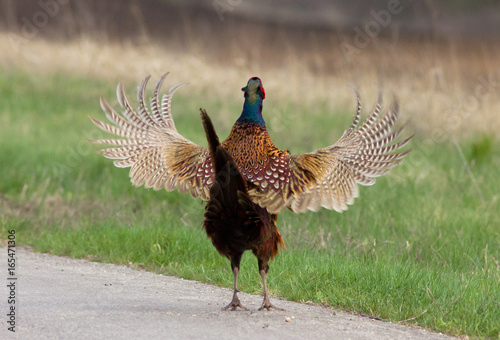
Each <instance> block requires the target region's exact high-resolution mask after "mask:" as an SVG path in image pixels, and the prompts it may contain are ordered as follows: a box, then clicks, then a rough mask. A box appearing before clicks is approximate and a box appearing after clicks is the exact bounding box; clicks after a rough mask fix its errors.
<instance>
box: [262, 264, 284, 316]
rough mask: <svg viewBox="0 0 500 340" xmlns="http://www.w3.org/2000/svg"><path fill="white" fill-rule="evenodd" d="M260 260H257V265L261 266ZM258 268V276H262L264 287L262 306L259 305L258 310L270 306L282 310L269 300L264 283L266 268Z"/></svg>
mask: <svg viewBox="0 0 500 340" xmlns="http://www.w3.org/2000/svg"><path fill="white" fill-rule="evenodd" d="M260 264H261V261H259V267H261V265H260ZM259 269H260V270H259V271H260V276H261V277H262V286H263V287H264V301H262V306H260V308H259V310H264V308H265V309H267V310H271V308H274V309H276V310H280V311H284V309H282V308H278V307H276V306H275V305H273V304H272V303H271V301H270V300H269V295H268V293H267V284H266V274H267V270H265V269H263V268H259ZM267 269H269V266H267Z"/></svg>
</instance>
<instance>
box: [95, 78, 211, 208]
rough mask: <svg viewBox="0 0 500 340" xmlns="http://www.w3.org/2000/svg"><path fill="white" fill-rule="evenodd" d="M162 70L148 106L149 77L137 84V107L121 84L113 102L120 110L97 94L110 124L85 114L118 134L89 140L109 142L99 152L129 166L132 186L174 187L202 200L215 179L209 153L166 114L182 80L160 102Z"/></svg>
mask: <svg viewBox="0 0 500 340" xmlns="http://www.w3.org/2000/svg"><path fill="white" fill-rule="evenodd" d="M167 75H168V73H167V74H165V75H163V77H162V78H161V79H160V80H159V81H158V83H157V85H156V88H155V90H154V93H153V97H152V98H151V103H150V104H151V111H149V109H148V106H147V104H146V103H145V100H144V97H145V90H146V85H147V83H148V80H149V78H150V77H149V76H147V77H146V78H145V79H144V81H143V82H142V84H141V85H140V86H139V88H138V91H137V99H138V102H139V107H138V108H137V109H136V110H134V109H133V107H132V105H131V104H130V102H129V100H128V98H127V95H126V94H125V91H124V89H123V86H122V85H121V84H118V88H117V96H118V101H119V103H120V106H121V107H122V108H123V111H122V114H121V115H119V114H118V113H117V112H116V111H115V110H114V109H113V108H112V107H111V106H110V105H109V104H108V103H107V102H106V100H105V99H104V98H103V97H101V108H102V109H103V111H104V112H105V113H106V117H107V118H108V120H109V121H110V122H111V123H112V124H108V123H105V122H102V121H100V120H97V119H94V118H92V117H90V119H91V120H92V121H93V122H94V124H95V125H97V126H98V127H99V128H101V129H102V130H104V131H106V132H109V133H112V134H114V135H116V136H118V137H122V138H121V139H100V140H94V141H92V142H94V143H99V144H109V145H112V147H110V148H107V149H102V150H100V152H101V153H102V154H103V156H104V157H106V158H111V159H115V161H114V164H115V165H116V166H117V167H121V168H126V167H130V168H131V169H130V174H129V175H130V179H131V182H132V183H133V184H134V185H136V186H142V185H144V186H145V187H146V188H153V189H155V190H159V189H162V188H165V189H166V190H167V191H172V190H174V189H177V190H179V191H180V192H183V193H184V192H189V193H191V195H192V196H193V197H199V196H201V198H202V199H203V200H205V201H207V200H208V199H209V189H210V186H211V185H212V183H213V178H214V175H213V170H212V162H211V160H210V152H209V150H208V148H206V147H201V146H199V145H196V144H195V143H193V142H191V141H190V140H188V139H186V138H184V137H183V136H182V135H180V134H179V132H177V129H176V128H175V124H174V121H173V119H172V114H171V101H172V96H173V94H174V92H175V91H176V90H177V89H179V88H180V87H181V86H182V85H184V84H179V85H176V86H174V87H172V88H171V89H170V91H169V92H168V94H164V95H163V97H162V99H161V101H160V98H159V91H160V87H161V85H162V83H163V81H164V79H165V77H166V76H167Z"/></svg>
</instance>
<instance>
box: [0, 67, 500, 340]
mask: <svg viewBox="0 0 500 340" xmlns="http://www.w3.org/2000/svg"><path fill="white" fill-rule="evenodd" d="M0 73H1V77H0V93H2V100H1V101H0V110H1V111H0V112H1V116H0V164H1V167H0V175H1V178H2V180H1V181H0V208H1V210H0V223H1V224H0V225H1V230H0V237H1V238H3V239H6V238H7V230H10V229H15V230H16V234H17V240H18V242H20V243H22V244H27V245H28V244H29V245H31V246H33V249H34V250H35V251H40V252H49V253H52V254H58V255H68V256H74V257H83V258H87V259H90V260H95V261H104V262H113V263H119V264H128V263H130V262H131V263H133V264H134V265H135V266H138V267H143V268H146V269H147V270H151V271H154V272H160V273H166V274H170V275H177V276H180V277H184V278H189V279H196V280H200V281H204V282H209V283H212V284H216V285H220V286H226V287H231V285H232V275H231V273H230V268H229V261H228V260H227V259H225V258H222V257H221V256H220V255H219V254H218V253H217V251H216V250H215V249H214V248H213V246H212V245H211V243H210V241H209V240H208V239H207V238H206V235H205V234H204V231H203V230H202V229H201V221H202V219H203V211H204V209H203V205H202V204H201V202H200V200H193V199H192V198H191V197H189V196H187V195H181V194H179V193H177V192H171V193H166V192H164V191H159V192H155V191H152V190H146V189H144V188H134V187H132V185H130V183H129V179H128V170H127V169H117V168H115V167H114V166H113V165H112V163H111V161H109V160H106V159H104V158H103V157H101V156H99V155H97V154H95V152H94V151H95V150H96V147H94V146H91V145H89V144H88V143H87V141H86V140H87V139H89V138H97V137H99V136H100V132H99V131H98V130H97V129H96V128H94V127H93V125H92V124H91V122H90V120H88V118H87V115H92V116H96V117H100V118H103V117H104V115H103V114H102V113H101V112H100V109H99V104H98V98H99V95H100V94H101V93H102V94H105V95H106V97H107V98H108V99H109V101H110V102H111V103H112V104H113V105H114V104H116V100H114V99H112V98H113V97H114V84H110V83H109V82H105V81H102V80H97V79H84V78H79V77H74V76H68V75H62V74H56V75H44V76H36V75H28V74H26V73H24V72H22V71H20V70H5V69H4V70H0ZM129 85H130V86H129V87H128V88H129V89H130V92H131V93H133V91H134V84H129ZM192 86H195V84H193V85H192ZM166 87H168V86H166ZM236 90H238V89H236ZM189 93H190V91H182V90H181V91H180V93H179V94H178V95H176V97H175V98H174V109H175V112H174V116H175V117H174V118H175V119H176V124H177V128H178V130H179V131H180V132H181V133H182V134H184V135H186V136H187V137H188V138H191V139H193V140H194V141H195V142H197V143H200V144H203V145H205V142H204V139H203V133H202V128H201V124H200V122H199V116H198V108H199V107H200V106H203V107H205V108H207V110H208V112H209V113H211V114H212V116H213V117H214V121H215V124H216V127H221V128H219V132H220V135H221V137H222V136H225V135H226V134H227V132H228V131H229V128H230V126H231V124H232V122H233V121H234V120H235V119H236V118H237V115H238V111H235V112H234V115H233V116H232V117H229V116H223V117H220V116H218V115H217V112H231V111H234V110H239V109H240V106H241V103H240V102H239V100H241V94H240V93H239V91H236V93H235V101H234V102H231V103H221V102H217V101H215V100H213V99H209V100H207V99H206V98H209V97H208V96H206V97H201V96H196V97H194V98H193V96H192V95H191V96H189ZM268 97H269V99H268V100H266V103H265V105H266V107H265V110H267V112H269V115H270V118H269V119H268V123H269V129H270V131H271V135H272V137H273V138H274V139H275V140H276V143H277V144H278V146H280V147H283V148H290V150H291V151H293V152H303V151H307V150H310V149H312V148H317V147H320V146H324V145H326V144H328V143H331V142H333V141H335V140H336V138H338V137H339V136H340V134H341V133H342V131H343V129H344V128H345V127H347V126H348V125H349V123H350V120H351V119H352V114H353V112H352V109H353V108H346V109H345V110H339V111H338V112H335V113H329V112H328V111H327V107H328V106H327V105H326V104H325V103H318V104H317V106H316V107H312V108H308V109H307V110H306V109H305V108H303V107H294V106H293V105H289V107H286V108H282V109H281V110H282V111H281V112H286V113H283V114H280V115H277V114H274V113H273V109H272V107H273V105H276V104H277V103H279V100H277V99H274V101H273V100H271V99H270V98H272V94H271V93H268ZM204 98H205V99H204ZM402 105H403V106H404V103H402ZM307 112H317V114H316V115H312V116H307V117H308V118H307V119H305V117H306V113H307ZM266 117H267V116H266ZM284 127H285V128H286V129H284ZM288 130H290V131H293V132H294V135H293V138H291V137H290V133H288V132H287V131H288ZM412 147H413V149H414V152H413V153H412V154H410V156H408V158H407V159H406V160H405V162H404V163H403V164H402V166H400V167H398V168H396V169H395V171H393V172H392V173H391V174H389V175H388V176H386V177H383V178H380V179H379V180H378V181H377V184H376V185H375V186H373V187H368V188H361V193H360V197H359V198H358V199H357V200H356V202H355V204H354V205H353V206H352V207H350V209H349V210H348V211H346V212H344V213H343V214H338V213H336V212H332V211H326V210H321V211H320V212H318V213H312V212H310V213H306V214H300V215H294V214H292V213H290V212H284V213H282V214H281V215H280V218H279V220H278V227H279V229H280V231H281V233H282V235H283V237H284V239H285V242H286V244H287V249H286V250H284V251H282V253H281V254H280V256H279V257H278V258H277V259H276V260H275V261H273V262H272V263H271V271H270V275H269V287H270V289H271V291H272V293H273V294H275V295H279V296H282V297H285V298H287V299H290V300H296V301H312V302H313V303H319V304H324V305H329V306H333V307H334V308H337V309H342V310H349V311H355V312H359V313H364V314H370V315H373V316H376V317H381V318H383V319H387V320H391V321H396V322H398V321H404V320H406V321H404V322H403V323H404V324H411V325H419V326H422V327H427V328H430V329H433V330H435V331H439V332H445V333H450V334H467V335H469V336H474V337H484V338H487V337H490V338H498V337H499V332H500V323H499V321H498V320H500V264H499V261H500V250H499V249H500V217H499V214H498V211H499V210H500V207H499V203H498V195H499V192H500V190H499V189H500V179H499V177H498V169H499V168H500V157H499V155H500V142H499V141H498V140H495V138H493V137H491V136H478V138H477V140H458V141H457V143H456V144H435V143H432V141H429V140H428V139H427V137H426V136H417V137H416V138H415V140H414V141H413V142H412ZM240 273H241V274H240V280H239V286H240V289H242V290H244V291H246V292H250V293H260V291H261V282H260V277H259V275H258V272H257V263H256V260H255V258H254V257H253V256H252V255H251V254H246V255H245V256H244V258H243V261H242V268H241V272H240ZM229 300H230V296H228V301H229Z"/></svg>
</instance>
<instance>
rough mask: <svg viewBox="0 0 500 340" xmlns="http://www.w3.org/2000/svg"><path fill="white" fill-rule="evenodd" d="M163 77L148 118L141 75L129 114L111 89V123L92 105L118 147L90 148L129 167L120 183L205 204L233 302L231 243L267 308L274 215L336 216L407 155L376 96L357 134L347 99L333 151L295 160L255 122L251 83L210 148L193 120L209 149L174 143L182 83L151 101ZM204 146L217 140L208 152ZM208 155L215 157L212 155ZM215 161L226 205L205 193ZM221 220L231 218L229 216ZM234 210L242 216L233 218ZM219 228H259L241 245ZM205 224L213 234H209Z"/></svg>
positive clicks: (215, 181) (259, 93)
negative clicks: (253, 266)
mask: <svg viewBox="0 0 500 340" xmlns="http://www.w3.org/2000/svg"><path fill="white" fill-rule="evenodd" d="M165 77H166V75H164V76H163V77H162V78H161V79H160V81H159V82H158V84H157V86H156V88H155V90H154V92H153V97H152V98H151V101H150V109H149V108H148V106H147V105H146V101H145V89H146V85H147V83H148V80H149V76H148V77H146V79H145V80H144V81H143V82H142V84H141V86H140V87H139V89H138V96H137V100H138V103H139V106H138V108H137V109H135V110H134V109H133V108H132V106H131V104H130V102H129V100H128V98H127V96H126V94H125V92H124V89H123V87H122V86H121V85H118V89H117V95H118V101H119V103H120V106H121V107H122V109H123V110H122V114H121V115H119V114H118V113H117V112H116V111H114V110H113V108H112V107H111V106H110V105H109V104H108V103H107V102H106V101H105V100H104V98H102V97H101V107H102V109H103V110H104V112H105V113H106V117H107V118H108V119H109V121H110V122H111V123H112V124H108V123H105V122H102V121H99V120H96V119H94V118H91V119H92V121H93V122H94V123H95V124H96V125H97V126H98V127H100V128H101V129H103V130H104V131H106V132H109V133H111V134H114V135H116V136H118V137H121V138H120V139H101V140H96V141H94V142H95V143H101V144H109V145H111V146H112V147H110V148H106V149H103V150H101V153H102V154H103V155H104V156H105V157H107V158H111V159H115V162H114V164H115V165H116V166H117V167H130V168H131V169H130V173H129V175H130V178H131V182H132V183H133V184H134V185H137V186H142V185H144V186H145V187H146V188H153V189H155V190H159V189H162V188H164V189H166V190H167V191H171V190H175V189H177V190H179V191H180V192H189V193H190V194H191V195H192V196H193V197H201V199H202V200H204V201H207V202H208V204H207V211H206V214H205V224H204V225H205V229H206V231H207V234H208V235H209V237H210V238H211V239H212V242H213V243H214V246H215V247H216V248H217V250H219V252H220V253H221V254H222V255H224V256H227V257H228V258H230V259H231V266H232V268H233V272H234V275H235V277H234V279H235V293H234V296H236V293H237V289H236V280H237V274H238V271H239V259H238V256H240V255H234V251H229V250H228V249H233V250H234V244H239V245H240V246H239V247H237V248H238V249H240V250H242V249H244V250H252V251H253V252H254V254H255V255H256V256H257V258H258V262H259V271H260V273H261V275H262V279H263V285H264V293H265V299H264V302H263V305H262V308H268V309H269V308H270V307H274V306H272V305H271V304H270V302H269V300H268V298H267V290H266V284H265V274H266V273H267V270H268V269H269V266H268V261H269V260H271V259H272V258H273V257H274V256H276V255H277V254H278V251H279V248H280V247H284V243H283V240H282V238H281V236H280V235H279V231H278V229H277V228H276V219H277V214H278V213H279V212H280V211H282V210H283V209H286V208H288V209H290V210H292V211H293V212H297V213H298V212H304V211H307V210H312V211H317V210H319V209H320V208H321V207H324V208H326V209H333V210H336V211H339V212H341V211H343V210H346V209H347V206H348V205H350V204H352V203H353V202H354V198H356V197H357V196H358V194H359V190H358V184H361V185H372V184H374V183H375V178H376V177H378V176H381V175H383V174H385V173H387V172H388V171H389V170H390V169H391V168H393V167H394V166H396V165H398V164H399V163H400V162H401V161H402V159H403V157H404V156H405V155H407V154H408V153H409V152H410V150H407V151H400V149H401V148H403V147H404V146H405V145H406V144H407V143H408V142H409V140H410V139H411V137H409V138H406V139H404V140H400V141H396V140H397V138H398V137H399V135H400V134H401V132H402V129H399V130H396V131H395V132H393V131H392V128H393V126H394V125H395V123H396V121H397V119H398V117H399V106H398V104H397V101H396V100H395V101H394V104H393V105H392V106H390V107H389V108H388V109H386V110H383V106H382V98H381V97H379V100H378V102H377V104H376V105H375V107H374V109H373V111H372V113H371V115H370V116H369V117H368V118H367V120H366V121H365V122H364V123H362V124H361V125H360V126H359V127H358V124H359V121H360V112H361V100H360V96H359V94H358V93H357V92H356V94H357V111H356V114H355V117H354V121H353V123H352V124H351V126H350V127H349V129H348V130H346V131H345V132H344V134H343V135H342V136H341V138H340V139H339V140H338V141H337V142H336V143H334V144H332V145H330V146H327V147H324V148H321V149H318V150H315V151H312V152H310V153H305V154H300V155H294V154H290V152H289V151H288V150H280V149H278V148H277V147H276V146H275V145H274V143H273V142H272V140H271V138H270V136H269V133H268V131H267V128H266V124H265V120H264V118H263V116H262V107H263V105H262V104H263V100H264V98H265V91H264V88H263V86H262V81H261V80H260V79H259V78H257V77H253V78H251V79H250V80H249V81H248V84H247V86H245V87H244V88H242V90H243V92H244V98H245V101H244V104H243V110H242V113H241V115H240V117H239V118H238V119H237V120H236V123H235V124H234V126H233V128H232V130H231V133H230V134H229V136H228V137H227V138H226V140H224V141H223V142H222V143H220V144H221V145H220V146H219V142H218V138H217V137H216V134H215V131H214V130H213V127H211V128H210V129H208V130H207V126H206V123H205V122H206V121H208V120H209V119H208V118H203V114H202V120H203V121H204V126H205V131H206V134H207V139H208V140H209V145H212V147H211V149H209V148H206V147H203V146H199V145H196V144H195V143H193V142H191V141H190V140H188V139H186V138H185V137H183V136H182V135H181V134H179V132H178V131H177V129H176V128H175V124H174V121H173V119H172V115H171V102H172V96H173V94H174V92H175V91H176V90H177V89H179V88H180V87H181V86H182V85H183V84H180V85H176V86H174V87H172V88H171V89H170V91H169V92H168V93H167V94H164V95H163V96H162V97H161V99H160V96H159V92H160V87H161V85H162V83H163V81H164V79H165ZM210 126H211V123H210ZM211 136H212V137H211ZM213 136H215V137H213ZM213 138H217V142H216V143H215V142H214V140H213ZM211 140H212V143H210V142H211ZM214 145H215V146H214ZM217 149H220V150H219V151H218V152H216V150H217ZM216 155H219V158H220V159H222V160H223V161H220V162H221V164H223V163H224V164H225V165H224V166H226V167H227V169H230V168H235V169H238V171H237V174H233V175H232V177H231V178H232V180H231V181H230V183H231V185H230V186H229V187H228V188H233V189H227V190H229V191H227V190H226V189H225V190H226V191H225V192H224V195H225V196H224V197H226V196H227V197H232V199H231V200H228V199H225V198H224V197H222V196H220V195H219V196H217V195H216V194H215V191H214V190H215V189H214V188H217V187H218V186H221V183H222V182H220V178H219V176H220V173H221V171H220V169H219V171H217V170H216V167H217V160H216V159H214V158H216ZM221 166H222V165H221ZM241 183H244V184H241ZM228 201H234V202H237V203H238V204H236V205H235V206H234V204H233V203H234V202H233V203H231V204H229V203H227V202H228ZM221 202H222V203H221ZM224 202H226V203H224ZM235 207H236V208H235ZM235 209H236V210H235ZM228 211H231V213H229V215H228ZM235 211H240V213H238V212H235ZM241 211H245V214H244V215H241ZM207 221H208V222H207ZM221 221H222V222H221ZM227 221H236V222H234V223H235V225H240V227H238V228H236V227H235V228H236V229H238V230H240V231H241V230H246V229H245V228H246V226H250V225H259V226H260V227H259V228H253V229H252V228H250V229H251V230H252V231H250V229H248V230H247V232H248V233H249V234H248V235H250V234H252V233H255V232H257V233H258V235H257V236H258V237H256V238H255V237H248V235H247V236H245V232H240V233H239V234H238V235H239V236H235V234H234V233H235V230H236V229H235V228H232V227H231V223H229V222H227ZM207 223H209V225H208V228H207ZM210 223H212V224H211V225H219V227H217V228H215V229H213V228H212V227H211V225H210ZM242 226H245V227H242ZM211 228H212V229H211ZM233 229H234V230H233ZM214 230H215V231H214ZM256 230H258V231H256ZM221 235H225V236H224V237H223V236H221ZM242 235H243V236H242ZM254 236H255V235H254ZM250 239H251V240H253V241H250ZM255 240H258V241H257V243H255ZM232 243H234V244H233V245H232ZM244 250H243V251H244ZM235 268H236V270H235ZM266 299H267V301H266ZM234 301H235V298H234V297H233V302H234ZM237 302H238V303H236V302H235V303H232V304H230V306H231V307H234V308H236V307H238V306H239V307H242V306H241V304H239V300H238V301H237ZM228 307H229V306H228Z"/></svg>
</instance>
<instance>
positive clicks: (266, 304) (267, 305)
mask: <svg viewBox="0 0 500 340" xmlns="http://www.w3.org/2000/svg"><path fill="white" fill-rule="evenodd" d="M271 308H272V309H274V310H277V311H281V312H283V311H285V310H284V309H283V308H278V307H276V306H275V305H273V304H272V303H271V302H270V301H269V299H264V302H262V306H260V308H259V310H264V309H267V310H271Z"/></svg>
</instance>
